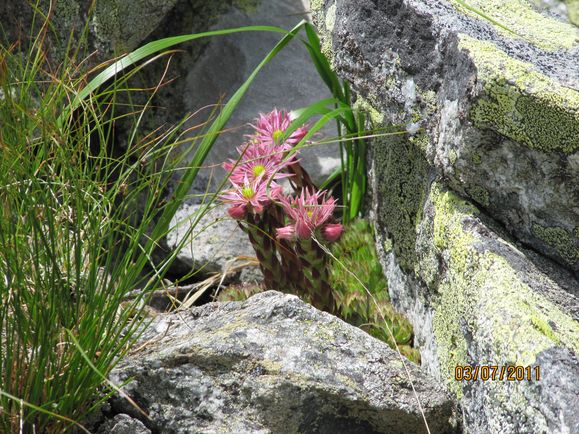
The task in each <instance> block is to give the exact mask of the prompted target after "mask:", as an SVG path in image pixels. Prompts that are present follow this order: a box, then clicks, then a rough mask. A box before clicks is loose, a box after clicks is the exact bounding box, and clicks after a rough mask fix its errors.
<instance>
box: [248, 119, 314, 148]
mask: <svg viewBox="0 0 579 434" xmlns="http://www.w3.org/2000/svg"><path fill="white" fill-rule="evenodd" d="M292 120H293V119H292V118H291V116H290V114H289V113H287V112H286V111H284V110H278V109H273V111H272V112H270V113H267V114H264V113H260V115H259V118H257V119H256V121H257V122H256V125H253V128H255V134H254V135H253V136H251V137H252V139H253V140H256V141H257V142H259V143H267V144H270V145H286V146H287V144H289V145H291V146H294V145H296V144H297V143H299V142H300V140H302V139H303V138H304V136H305V135H306V134H307V132H308V129H307V128H306V127H305V126H301V127H299V128H298V129H297V130H295V131H294V132H293V133H291V134H290V136H289V137H288V138H286V139H285V141H283V143H282V138H283V136H284V133H285V131H286V130H287V129H288V128H289V126H290V123H291V121H292ZM291 146H290V149H291Z"/></svg>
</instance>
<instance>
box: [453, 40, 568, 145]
mask: <svg viewBox="0 0 579 434" xmlns="http://www.w3.org/2000/svg"><path fill="white" fill-rule="evenodd" d="M460 47H461V48H463V49H466V50H468V51H469V53H470V56H471V58H472V59H473V60H474V62H475V65H476V67H477V69H478V78H479V80H481V81H482V82H483V83H484V90H485V93H486V95H485V96H484V97H482V98H480V99H479V101H478V102H477V103H476V104H475V105H474V106H473V108H472V110H471V113H470V115H471V117H472V119H473V121H474V123H475V125H476V126H477V127H479V128H491V129H494V130H495V131H498V132H499V133H501V134H502V135H504V136H506V137H509V138H511V139H513V140H516V141H517V142H520V143H523V144H525V145H527V146H528V147H530V148H532V149H536V150H539V151H543V152H553V151H562V152H565V153H568V154H569V153H573V152H575V151H576V150H577V149H579V141H578V140H577V137H579V92H577V91H576V90H574V89H570V88H567V87H563V86H561V85H560V84H559V83H557V82H556V81H554V80H553V79H551V78H549V77H547V76H545V75H543V74H541V73H539V72H538V71H537V70H536V69H535V68H534V66H533V65H532V64H530V63H525V62H521V61H519V60H515V59H513V58H511V57H510V56H509V55H508V54H506V53H505V52H503V51H502V50H500V49H499V48H498V47H497V46H496V45H494V44H492V43H491V42H486V41H478V40H476V39H473V38H470V37H468V36H465V35H462V36H461V37H460Z"/></svg>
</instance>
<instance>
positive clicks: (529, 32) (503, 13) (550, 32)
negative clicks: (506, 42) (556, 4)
mask: <svg viewBox="0 0 579 434" xmlns="http://www.w3.org/2000/svg"><path fill="white" fill-rule="evenodd" d="M451 2H452V4H453V5H454V6H455V7H456V8H457V10H460V11H461V12H463V13H465V14H467V15H470V16H472V17H474V18H476V19H479V20H481V21H482V20H484V21H487V22H489V23H491V24H493V25H494V27H495V28H496V29H497V30H498V31H499V32H501V33H503V34H504V35H505V36H508V37H511V38H513V37H514V38H517V37H518V38H521V39H524V40H525V41H527V42H529V43H530V44H533V45H535V46H537V47H539V48H542V49H544V50H560V49H571V48H573V47H574V46H575V43H576V38H577V29H575V28H574V27H573V26H572V25H570V24H567V23H563V22H561V21H559V20H556V19H554V18H551V17H549V16H546V15H543V14H541V13H540V12H537V11H536V10H535V9H534V8H533V7H532V6H531V5H530V4H529V2H528V1H526V0H451Z"/></svg>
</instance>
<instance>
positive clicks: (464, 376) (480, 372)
mask: <svg viewBox="0 0 579 434" xmlns="http://www.w3.org/2000/svg"><path fill="white" fill-rule="evenodd" d="M454 379H455V380H456V381H477V380H481V381H533V380H534V381H539V380H540V379H541V369H540V367H539V366H517V365H506V366H497V365H474V366H471V365H466V366H461V365H457V366H456V368H455V369H454Z"/></svg>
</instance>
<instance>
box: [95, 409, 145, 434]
mask: <svg viewBox="0 0 579 434" xmlns="http://www.w3.org/2000/svg"><path fill="white" fill-rule="evenodd" d="M96 434H151V430H150V429H148V428H147V427H146V426H145V425H144V424H143V422H141V421H140V420H138V419H135V418H132V417H131V416H129V415H127V414H122V413H121V414H117V415H116V416H115V417H114V418H112V419H109V420H107V421H105V423H103V424H102V425H101V426H100V427H99V429H98V431H97V432H96Z"/></svg>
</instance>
